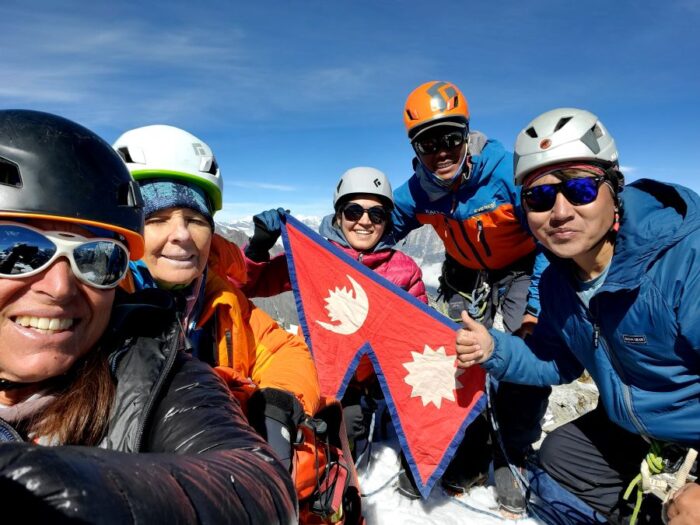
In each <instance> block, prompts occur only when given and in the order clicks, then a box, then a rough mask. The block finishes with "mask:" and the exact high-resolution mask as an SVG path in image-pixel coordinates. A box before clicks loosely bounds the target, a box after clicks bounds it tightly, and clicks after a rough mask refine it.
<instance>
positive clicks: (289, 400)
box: [248, 388, 304, 469]
mask: <svg viewBox="0 0 700 525" xmlns="http://www.w3.org/2000/svg"><path fill="white" fill-rule="evenodd" d="M303 418H304V408H303V407H302V406H301V403H300V402H299V400H298V399H297V398H296V397H295V396H294V394H292V393H290V392H286V391H284V390H279V389H277V388H262V389H260V390H257V391H256V392H255V394H253V395H252V396H251V398H250V400H249V401H248V422H249V423H250V424H251V426H252V427H253V428H254V429H255V430H256V431H257V432H258V434H260V435H261V436H263V437H264V438H265V440H266V441H267V442H268V444H269V445H270V446H271V447H272V449H273V450H274V451H275V453H276V454H277V456H278V457H279V459H280V460H282V463H283V464H284V465H285V466H286V467H287V468H288V469H289V468H291V458H292V455H293V453H292V444H293V443H296V441H297V427H298V426H299V423H301V421H302V419H303Z"/></svg>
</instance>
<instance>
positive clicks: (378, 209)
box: [343, 203, 388, 224]
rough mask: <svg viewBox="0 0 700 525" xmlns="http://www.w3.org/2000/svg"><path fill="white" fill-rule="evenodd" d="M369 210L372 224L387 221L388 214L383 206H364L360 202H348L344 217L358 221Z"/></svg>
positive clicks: (344, 209) (347, 219) (351, 220)
mask: <svg viewBox="0 0 700 525" xmlns="http://www.w3.org/2000/svg"><path fill="white" fill-rule="evenodd" d="M365 212H367V216H368V217H369V220H370V221H372V224H382V223H384V222H386V220H387V217H388V214H387V211H386V209H384V208H383V207H382V206H372V207H371V208H363V207H362V206H360V205H359V204H355V203H352V204H348V205H347V206H345V208H343V217H345V220H346V221H350V222H356V221H359V220H360V219H361V218H362V216H363V215H364V214H365Z"/></svg>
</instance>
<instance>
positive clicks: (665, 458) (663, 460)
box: [623, 440, 698, 525]
mask: <svg viewBox="0 0 700 525" xmlns="http://www.w3.org/2000/svg"><path fill="white" fill-rule="evenodd" d="M683 452H685V454H683ZM697 455H698V451H697V450H695V449H693V448H688V449H685V448H681V447H679V446H677V445H673V444H664V443H661V442H659V441H656V440H652V442H651V445H650V447H649V452H648V453H647V455H646V456H645V457H644V459H643V460H642V464H641V468H640V473H639V474H637V476H636V477H635V478H634V479H633V480H632V482H631V483H630V484H629V486H628V487H627V490H626V491H625V494H624V495H623V499H625V500H627V499H629V497H630V496H631V494H632V491H633V490H634V488H635V487H636V488H637V501H636V502H635V505H634V510H633V512H632V517H631V519H630V525H635V523H636V522H637V518H638V516H639V510H640V509H641V506H642V500H643V499H644V496H645V495H646V494H653V495H654V496H656V497H657V498H659V499H660V500H661V503H662V504H663V510H662V516H661V518H662V519H663V522H664V523H667V516H666V507H667V505H668V503H669V502H670V501H671V498H672V497H673V495H674V494H675V493H676V492H677V491H678V489H680V488H681V487H682V486H683V485H685V484H686V483H689V482H693V481H695V480H696V477H695V476H693V475H691V474H690V470H691V469H692V468H693V464H694V463H695V459H696V458H697Z"/></svg>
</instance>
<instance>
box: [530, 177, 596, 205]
mask: <svg viewBox="0 0 700 525" xmlns="http://www.w3.org/2000/svg"><path fill="white" fill-rule="evenodd" d="M604 180H605V177H603V176H602V175H599V176H597V177H583V178H576V179H569V180H565V181H564V182H558V183H556V184H542V185H540V186H533V187H531V188H527V189H523V190H522V198H523V201H525V203H526V204H527V207H528V209H529V210H530V211H547V210H551V209H552V207H553V206H554V202H555V201H556V200H557V194H558V193H559V192H561V193H563V194H564V197H566V200H568V201H569V202H570V203H571V204H573V205H574V206H582V205H584V204H590V203H591V202H593V201H594V200H596V198H597V197H598V189H599V188H600V184H601V183H602V182H603V181H604Z"/></svg>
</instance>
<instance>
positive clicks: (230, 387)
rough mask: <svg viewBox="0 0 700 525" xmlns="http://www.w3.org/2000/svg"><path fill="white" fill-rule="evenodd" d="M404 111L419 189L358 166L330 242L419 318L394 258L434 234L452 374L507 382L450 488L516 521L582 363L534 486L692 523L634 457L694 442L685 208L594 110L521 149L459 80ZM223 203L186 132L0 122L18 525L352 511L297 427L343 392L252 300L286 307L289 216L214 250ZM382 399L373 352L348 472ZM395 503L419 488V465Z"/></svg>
mask: <svg viewBox="0 0 700 525" xmlns="http://www.w3.org/2000/svg"><path fill="white" fill-rule="evenodd" d="M403 117H404V123H405V126H406V131H407V134H408V138H409V140H410V143H411V145H412V147H413V150H414V152H415V158H414V159H413V175H412V176H411V177H410V178H409V179H408V181H407V182H405V183H404V184H403V185H401V186H400V187H399V188H398V189H396V190H395V191H394V190H392V188H391V184H390V183H389V180H388V178H387V177H386V175H385V174H384V173H382V172H381V171H379V170H377V169H375V168H371V167H356V168H352V169H349V170H348V171H347V172H345V173H344V174H343V175H342V176H341V178H340V180H339V181H338V182H337V184H336V185H335V186H334V188H335V192H334V196H333V213H332V214H330V215H328V216H327V217H325V218H324V219H323V222H322V224H321V227H320V233H321V235H323V236H324V237H325V238H326V239H328V241H329V242H331V243H333V244H334V245H336V246H337V247H339V248H340V249H341V250H342V251H344V252H345V253H347V254H348V255H350V256H351V257H353V258H354V259H356V260H358V261H359V262H361V263H362V264H364V265H366V266H367V267H368V268H370V269H372V270H374V271H375V272H377V273H378V274H380V275H381V276H383V277H384V278H386V279H388V280H389V281H391V282H393V283H394V284H396V285H398V286H399V287H401V288H403V289H404V290H406V291H408V292H409V293H410V294H412V295H413V296H415V297H416V298H418V299H419V300H421V301H423V302H426V303H427V301H428V299H427V295H426V290H425V286H424V284H423V282H422V276H421V271H420V269H419V267H418V266H417V265H416V263H415V262H414V261H413V260H412V259H411V258H410V257H408V256H407V255H405V254H403V253H402V252H401V251H399V250H397V249H396V245H397V243H398V242H399V241H401V240H402V239H404V238H405V237H406V236H407V235H408V234H409V233H410V232H411V231H412V230H414V229H417V228H419V227H421V226H423V225H430V226H432V227H433V228H434V230H435V232H436V233H437V234H438V236H439V237H440V239H441V240H442V241H443V243H444V247H445V262H444V264H443V268H442V275H441V278H440V289H439V292H440V295H441V296H442V298H443V299H444V301H445V302H446V303H447V306H448V312H447V314H448V315H449V316H450V317H451V318H452V319H453V320H454V321H455V322H456V323H458V324H455V329H456V349H457V366H460V367H470V366H475V365H479V366H483V367H484V368H485V369H486V370H487V371H488V372H489V373H490V375H491V377H493V378H494V379H495V380H497V388H496V391H495V392H494V396H493V418H489V417H487V416H486V415H485V414H484V415H482V416H480V417H478V418H477V419H476V420H475V421H474V422H473V423H472V424H471V425H470V426H469V427H468V428H467V431H466V433H465V436H464V439H463V442H462V443H461V445H460V446H459V448H458V450H457V452H456V453H455V456H454V458H453V460H452V462H451V464H450V465H449V466H448V468H447V470H446V471H445V473H444V475H443V478H442V484H443V486H445V487H446V488H448V489H449V490H452V491H456V492H460V491H466V490H468V489H469V488H470V487H472V486H473V485H475V484H479V483H484V482H485V481H486V479H487V476H488V473H489V469H490V466H491V465H492V469H493V478H494V481H495V487H496V494H497V500H498V502H499V504H500V506H501V507H502V509H503V511H504V512H506V513H509V514H511V515H514V516H519V515H521V514H522V513H523V512H525V511H526V508H527V494H525V493H523V491H522V486H521V481H520V476H519V475H518V473H519V472H520V473H523V472H524V471H525V467H526V460H527V459H528V458H530V457H531V455H532V454H531V453H532V443H534V442H535V441H536V440H537V439H538V438H539V436H540V434H541V428H540V421H541V419H542V417H543V415H544V411H545V408H546V403H547V398H548V396H549V393H550V385H554V384H561V383H566V382H571V381H573V380H575V379H577V378H578V377H579V376H581V374H582V373H583V372H584V370H586V371H587V372H588V373H589V374H590V376H591V377H592V378H593V380H594V381H595V383H596V385H597V387H598V389H599V391H600V403H599V406H598V407H597V408H596V409H595V410H593V411H592V412H590V413H588V414H586V415H585V416H583V417H581V418H579V419H577V420H575V421H573V422H571V423H568V424H566V425H564V426H562V427H560V428H559V429H557V430H556V431H554V432H552V433H550V434H549V435H548V437H547V438H546V439H545V441H544V443H543V444H542V446H541V447H540V449H539V451H538V458H539V462H540V465H541V466H542V468H543V469H544V470H545V471H546V472H547V473H548V474H549V475H550V476H551V477H552V478H553V479H554V480H555V481H556V482H558V483H559V484H560V485H561V486H562V487H563V488H564V489H565V490H567V491H569V492H570V493H571V494H573V495H574V496H576V497H577V498H579V499H580V500H581V501H583V502H584V503H585V504H587V505H588V506H590V507H591V508H592V509H595V510H596V511H597V512H599V513H600V514H602V515H603V516H605V518H606V519H608V520H609V521H610V522H613V523H626V522H629V521H630V520H633V521H637V522H639V523H657V522H661V520H662V518H663V519H666V520H668V522H669V523H671V524H672V525H682V524H684V523H697V522H700V488H699V487H697V486H696V485H695V484H694V483H692V482H688V483H684V484H683V486H682V487H681V488H680V489H679V490H677V491H674V492H673V493H669V494H670V497H669V498H668V499H667V500H666V501H665V502H663V507H662V508H660V507H661V501H660V500H657V499H656V498H653V497H646V498H644V497H643V490H642V485H641V483H639V484H636V480H637V479H638V474H639V473H640V464H641V463H642V462H643V460H644V459H645V457H646V458H649V456H650V455H654V459H658V460H659V461H658V462H657V463H659V462H660V466H659V465H658V464H656V465H655V468H657V470H667V471H672V470H673V469H675V468H677V466H678V463H679V461H680V460H681V459H682V458H683V457H685V453H686V452H687V451H688V450H689V449H697V447H698V445H700V430H698V428H699V425H698V423H700V403H698V400H699V396H700V381H698V366H697V365H698V360H699V359H700V358H699V357H698V350H700V324H699V323H698V322H697V321H696V317H697V316H696V315H695V314H696V312H697V308H696V306H695V305H696V301H695V300H694V299H695V294H694V292H696V291H700V284H699V283H700V278H698V275H700V263H699V262H697V255H698V254H697V253H696V252H697V251H698V249H699V248H700V232H698V230H700V219H698V218H697V217H696V215H697V212H698V203H699V202H700V198H699V197H698V196H697V195H696V194H694V193H693V192H692V191H690V190H688V189H686V188H683V187H680V186H676V185H672V184H665V183H661V182H656V181H651V180H640V181H637V182H635V183H632V184H629V185H625V183H624V177H623V175H622V173H621V172H620V166H619V160H618V151H617V148H616V146H615V142H614V140H613V138H612V136H611V135H610V133H609V132H608V130H607V129H606V128H605V127H604V126H603V124H602V123H601V122H600V121H599V120H598V118H597V117H596V116H595V115H593V114H592V113H590V112H588V111H585V110H580V109H574V108H560V109H555V110H552V111H549V112H547V113H544V114H543V115H540V116H539V117H537V118H535V119H534V120H533V121H532V122H531V123H529V124H528V125H527V126H526V127H525V128H524V129H523V130H522V131H521V132H520V134H519V135H518V137H517V140H516V143H515V151H514V155H513V154H511V153H509V152H508V151H507V150H506V149H505V148H504V147H503V145H502V144H501V143H499V142H498V141H495V140H493V139H489V138H487V137H486V136H485V135H484V134H482V133H480V132H478V131H475V130H472V129H471V126H470V124H471V118H470V111H469V106H468V104H467V100H466V98H465V97H464V95H463V94H462V92H461V91H460V90H459V89H458V88H457V86H455V85H454V84H451V83H448V82H439V81H433V82H428V83H425V84H423V85H421V86H419V87H417V88H416V89H415V90H414V91H413V92H412V93H411V94H410V95H409V97H408V99H407V101H406V105H405V108H404V115H403ZM623 190H624V191H623ZM222 193H223V180H222V178H221V173H220V170H219V167H218V164H217V161H216V158H215V156H214V154H213V152H212V151H211V149H210V148H209V146H208V145H207V144H206V143H205V142H203V141H202V140H200V139H198V138H197V137H195V136H193V135H191V134H190V133H188V132H186V131H184V130H181V129H178V128H175V127H171V126H163V125H158V126H146V127H142V128H137V129H133V130H130V131H127V132H126V133H124V134H123V135H122V136H120V137H119V139H117V141H116V142H115V143H114V145H113V146H110V145H109V144H107V143H106V142H104V141H103V140H102V139H101V138H99V137H98V136H97V135H96V134H95V133H93V132H92V131H90V130H87V129H85V128H83V127H82V126H80V125H78V124H76V123H74V122H71V121H69V120H66V119H64V118H61V117H58V116H55V115H50V114H46V113H40V112H34V111H26V110H6V111H0V218H1V219H2V220H1V221H0V290H4V292H2V293H0V332H2V334H3V338H2V339H1V340H0V488H2V489H4V490H3V493H4V494H5V498H6V499H5V501H7V502H8V504H10V502H11V504H12V505H14V504H15V502H17V503H18V504H22V505H23V507H22V512H23V513H24V514H25V517H26V519H29V520H30V521H31V520H34V521H38V520H39V519H41V520H44V521H56V522H61V521H69V520H81V521H91V520H95V519H97V520H98V521H101V522H115V523H117V522H119V523H121V522H131V521H139V522H141V521H146V520H151V521H152V522H156V523H159V522H165V521H169V522H170V521H174V522H203V523H228V522H232V523H293V522H296V521H297V520H299V519H300V513H301V518H302V521H303V520H305V519H307V518H309V516H311V515H312V514H313V515H314V516H315V518H311V519H316V520H326V521H325V522H328V523H331V522H332V523H338V522H342V521H343V520H344V522H346V523H358V522H360V520H361V519H362V518H361V516H360V506H359V502H358V499H359V498H355V499H351V498H350V497H344V498H341V503H340V506H338V504H336V505H335V506H333V505H330V506H329V505H326V504H325V503H326V501H325V499H324V498H321V499H319V498H318V497H319V494H318V489H319V487H320V486H321V485H322V483H320V478H319V476H320V474H319V469H321V468H323V464H325V463H328V464H330V463H332V458H331V457H330V450H331V449H330V448H329V446H326V447H325V448H324V447H323V446H322V444H321V443H318V444H316V445H314V443H313V442H310V441H312V440H310V439H309V434H308V432H309V431H308V429H309V428H312V429H317V428H320V426H319V425H318V424H317V421H318V420H317V419H315V418H316V417H317V416H318V415H319V413H321V412H322V411H323V409H324V407H327V405H328V404H329V403H331V402H332V401H331V400H327V399H324V398H323V397H322V396H321V395H320V388H319V383H318V377H317V373H316V369H315V367H314V363H313V359H312V357H311V354H310V352H309V350H308V347H307V346H306V344H305V342H304V340H303V339H302V338H301V337H299V336H296V335H292V334H290V333H288V332H287V331H285V330H284V329H282V328H281V327H279V326H278V325H277V323H276V322H275V321H274V320H273V319H271V318H270V317H269V316H268V315H267V314H266V313H265V312H263V311H262V310H261V309H259V308H257V307H255V305H254V304H253V303H252V302H251V301H250V300H249V298H251V297H256V296H270V295H275V294H277V293H280V292H282V291H285V290H288V289H290V279H289V275H288V271H287V267H286V259H285V258H284V257H283V256H279V255H278V256H275V257H270V254H269V252H270V249H271V248H272V246H273V245H274V244H275V242H276V241H277V238H278V237H279V235H280V228H281V219H282V215H283V214H284V213H285V210H284V209H282V208H278V209H270V210H267V211H264V212H261V213H260V214H258V215H256V217H255V231H254V234H253V236H252V237H251V239H250V241H249V243H248V245H247V246H246V247H245V250H242V249H241V248H239V247H238V246H236V245H235V244H233V243H231V242H229V241H227V240H226V239H224V238H223V237H221V236H219V235H217V234H216V233H214V215H215V213H216V212H217V211H218V210H219V209H221V207H222ZM497 321H498V322H497ZM379 397H381V391H380V389H379V388H378V384H377V379H376V376H375V374H374V371H373V370H372V366H371V363H370V361H369V359H367V358H366V357H365V358H364V359H363V360H361V361H360V364H359V365H358V368H357V370H356V371H355V374H354V376H353V378H352V381H351V383H350V386H349V387H348V389H347V391H346V393H345V396H344V398H343V399H342V400H341V403H342V408H343V410H342V413H343V415H344V420H345V424H344V426H343V425H340V426H339V427H336V429H337V430H339V431H340V432H343V434H344V435H343V436H341V437H342V439H340V440H339V442H337V443H336V444H337V445H338V446H337V447H336V448H335V449H336V450H337V451H338V452H337V453H338V455H339V457H341V459H342V450H341V448H342V444H343V443H345V438H346V437H347V438H348V439H349V443H348V444H349V447H347V448H348V452H349V455H350V456H351V457H356V454H357V443H359V442H361V441H362V440H364V439H367V438H368V433H369V430H370V426H371V425H370V424H369V420H370V418H371V414H369V413H368V407H369V408H371V407H373V406H375V405H376V403H375V401H376V400H377V398H379ZM494 422H495V423H496V425H495V426H497V427H498V435H496V434H495V433H494V428H492V427H493V426H494V425H493V423H494ZM345 433H346V434H347V435H345ZM320 434H323V432H319V435H320ZM302 445H304V446H302ZM309 446H310V447H311V448H308V447H309ZM304 447H306V448H304ZM302 450H306V453H307V454H309V457H312V458H313V460H312V461H310V462H309V461H306V462H305V461H304V460H303V458H301V456H300V454H302ZM307 459H308V458H307ZM345 459H346V460H347V461H348V462H350V463H351V460H350V458H345ZM302 464H305V465H308V464H311V465H313V468H311V477H312V478H314V479H312V481H311V482H308V480H307V483H306V485H304V481H303V480H301V478H302V477H303V476H302V475H301V473H302V472H303V471H304V468H302V466H301V465H302ZM350 466H351V465H350ZM307 471H308V469H307ZM307 473H308V472H307ZM314 476H315V477H314ZM350 477H352V476H350ZM336 478H337V476H336ZM343 479H345V485H344V486H343V487H340V489H339V490H340V491H341V492H344V491H347V488H348V484H351V482H349V481H347V479H346V478H343ZM684 481H685V480H684ZM305 486H307V487H308V486H311V490H310V491H305V489H304V487H305ZM397 488H398V490H399V492H401V493H402V494H404V495H405V496H407V497H410V498H418V497H420V494H419V492H418V491H417V489H416V487H415V483H414V481H413V479H412V478H411V474H410V470H409V469H408V468H404V469H403V471H402V474H401V476H400V477H399V480H398V485H397ZM632 488H634V489H635V490H636V492H634V496H632V497H630V491H631V489H632ZM355 495H356V496H358V494H355ZM314 497H315V498H316V499H314ZM336 499H337V498H336ZM309 500H310V501H309ZM300 501H302V503H303V501H307V505H306V506H304V505H303V504H302V505H300ZM305 513H306V514H305ZM97 516H99V519H98V518H96V517H97ZM311 519H310V520H309V522H311Z"/></svg>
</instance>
